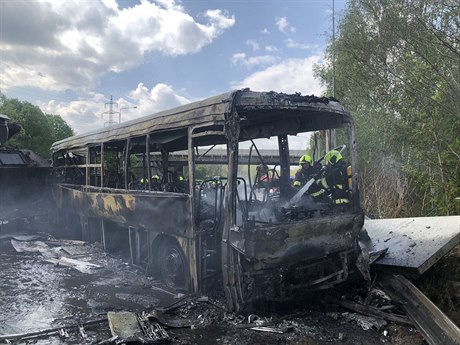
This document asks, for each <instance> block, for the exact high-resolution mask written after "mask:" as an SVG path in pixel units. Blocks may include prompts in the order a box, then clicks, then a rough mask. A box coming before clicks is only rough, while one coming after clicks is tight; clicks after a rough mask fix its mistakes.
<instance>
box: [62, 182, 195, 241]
mask: <svg viewBox="0 0 460 345" xmlns="http://www.w3.org/2000/svg"><path fill="white" fill-rule="evenodd" d="M53 192H54V196H55V199H56V201H57V204H58V207H59V208H62V209H63V210H64V211H68V212H72V213H76V214H78V215H83V216H87V217H100V218H103V219H108V220H111V221H114V222H117V223H120V224H122V225H123V226H126V227H128V226H131V227H135V228H146V229H151V230H153V231H155V232H157V233H165V234H171V235H176V236H181V237H188V238H191V237H192V235H193V234H192V231H193V230H192V226H191V224H192V221H191V202H190V197H189V195H185V194H184V195H180V194H177V193H164V192H158V193H149V194H144V195H140V194H129V193H127V194H122V193H119V194H117V193H95V192H88V193H87V192H82V191H80V190H76V189H72V188H69V187H65V186H57V187H56V188H55V189H54V191H53Z"/></svg>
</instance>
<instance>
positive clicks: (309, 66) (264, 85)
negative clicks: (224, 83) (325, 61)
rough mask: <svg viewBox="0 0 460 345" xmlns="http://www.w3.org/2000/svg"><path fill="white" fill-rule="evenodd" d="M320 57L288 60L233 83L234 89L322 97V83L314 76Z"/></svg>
mask: <svg viewBox="0 0 460 345" xmlns="http://www.w3.org/2000/svg"><path fill="white" fill-rule="evenodd" d="M320 59H321V58H320V56H316V55H314V56H311V57H308V58H305V59H288V60H285V61H283V62H281V63H279V64H276V65H273V66H270V67H268V68H266V69H265V70H262V71H258V72H255V73H253V74H251V75H250V76H248V77H247V78H245V79H244V80H243V81H240V82H233V83H232V87H233V88H237V89H240V88H245V87H249V88H251V89H252V90H254V91H271V90H273V91H279V92H286V93H294V92H301V93H302V94H304V95H311V94H314V95H317V96H320V95H321V94H322V92H323V90H324V89H323V88H322V86H321V83H320V82H319V81H318V80H316V79H315V78H314V76H313V65H314V64H316V63H319V62H320Z"/></svg>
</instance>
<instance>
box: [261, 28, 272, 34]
mask: <svg viewBox="0 0 460 345" xmlns="http://www.w3.org/2000/svg"><path fill="white" fill-rule="evenodd" d="M260 33H261V34H264V35H268V34H269V33H270V31H268V29H267V28H263V29H262V30H260Z"/></svg>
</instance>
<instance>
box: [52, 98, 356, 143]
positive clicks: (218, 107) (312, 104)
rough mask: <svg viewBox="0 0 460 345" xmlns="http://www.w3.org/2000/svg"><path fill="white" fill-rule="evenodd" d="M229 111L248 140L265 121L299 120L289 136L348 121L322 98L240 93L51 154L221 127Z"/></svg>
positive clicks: (107, 130)
mask: <svg viewBox="0 0 460 345" xmlns="http://www.w3.org/2000/svg"><path fill="white" fill-rule="evenodd" d="M233 107H235V109H236V110H237V113H238V114H239V113H240V112H241V116H242V117H243V118H242V119H241V121H242V122H241V123H242V128H243V129H244V128H246V130H248V131H253V130H255V131H256V132H255V133H253V134H252V135H251V136H252V137H256V136H259V137H260V136H262V137H263V136H267V135H266V133H265V134H264V133H258V132H257V130H259V129H260V128H259V127H260V126H259V123H260V122H261V121H262V122H264V123H267V119H268V118H271V119H273V120H274V121H275V120H276V121H277V122H274V123H273V128H274V129H276V128H278V127H279V126H281V125H282V124H283V123H285V122H286V121H284V120H282V118H284V117H285V116H287V114H291V115H292V116H294V117H296V118H299V121H300V119H302V120H301V121H300V122H302V123H301V124H299V126H300V127H298V126H296V127H295V128H292V131H293V134H294V133H297V132H298V131H299V129H300V128H303V129H305V128H309V129H310V130H315V129H321V128H319V127H318V125H319V124H320V123H319V122H318V119H321V120H322V123H323V124H325V125H327V124H329V125H332V124H339V123H343V122H351V121H352V120H351V117H350V115H349V114H348V112H347V111H345V109H344V108H343V106H342V105H341V104H340V103H338V102H336V101H331V100H329V99H327V98H324V97H315V96H301V95H300V94H294V95H287V94H283V93H276V92H253V91H250V90H249V89H244V90H238V91H232V92H227V93H224V94H222V95H218V96H214V97H210V98H207V99H204V100H201V101H198V102H193V103H190V104H186V105H183V106H180V107H177V108H174V109H170V110H165V111H162V112H159V113H156V114H151V115H148V116H144V117H141V118H138V119H135V120H132V121H127V122H123V123H121V124H118V125H114V126H109V127H104V128H102V129H98V130H95V131H91V132H88V133H84V134H81V135H77V136H74V137H70V138H67V139H63V140H61V141H58V142H56V143H54V144H53V145H52V147H51V150H52V151H53V152H57V151H59V150H61V149H69V148H72V147H81V146H85V145H90V144H94V143H100V142H109V141H113V140H122V139H126V137H128V136H129V137H137V136H143V135H146V134H149V133H153V132H156V135H161V133H163V134H165V132H171V131H178V130H183V129H185V128H187V127H189V126H196V127H202V126H213V125H224V123H225V122H226V120H227V116H229V114H230V112H231V110H232V108H233ZM237 113H236V112H235V113H234V115H233V116H239V115H238V114H237ZM325 117H327V119H325ZM280 118H281V120H280ZM184 134H185V133H184ZM272 135H274V134H272Z"/></svg>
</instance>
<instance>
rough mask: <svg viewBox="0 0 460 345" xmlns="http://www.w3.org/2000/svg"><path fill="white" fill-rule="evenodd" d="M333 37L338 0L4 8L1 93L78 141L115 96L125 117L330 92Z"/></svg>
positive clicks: (8, 3) (7, 1) (6, 2)
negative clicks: (323, 74) (224, 98)
mask: <svg viewBox="0 0 460 345" xmlns="http://www.w3.org/2000/svg"><path fill="white" fill-rule="evenodd" d="M345 6H346V1H345V0H335V10H336V18H338V17H339V15H340V13H341V11H342V10H343V9H344V8H345ZM331 29H332V0H264V1H258V0H253V1H251V0H246V1H244V0H234V1H231V0H226V1H223V0H222V1H221V0H214V1H211V0H190V1H186V0H184V1H177V0H156V1H154V0H150V1H147V0H142V1H126V0H125V1H122V0H118V1H116V0H101V1H96V0H86V1H82V0H79V1H73V0H66V1H57V0H56V1H30V0H27V1H20V0H19V1H18V0H0V91H1V92H2V93H3V94H5V95H6V96H7V97H11V98H18V99H20V100H25V101H29V102H31V103H33V104H36V105H38V106H40V108H41V109H42V110H43V111H44V112H46V113H52V114H59V115H61V116H62V117H63V118H64V119H65V120H66V121H67V122H68V123H69V124H70V125H71V126H72V127H73V128H74V130H75V131H76V132H77V133H83V132H85V131H88V130H92V129H96V128H98V127H102V126H104V123H105V122H107V121H108V118H107V115H108V114H105V115H104V118H103V117H102V113H104V112H107V111H108V108H107V107H105V103H106V102H108V101H109V98H110V96H113V100H114V102H116V103H117V105H118V109H120V108H126V109H123V110H122V121H123V120H124V121H126V120H130V119H133V118H136V117H140V116H144V115H149V114H151V113H154V112H156V111H160V110H163V109H166V108H171V107H174V106H177V105H180V104H184V103H188V102H190V101H195V100H199V99H202V98H206V97H209V96H213V95H216V94H220V93H223V92H226V91H228V90H231V89H236V88H242V87H250V88H251V89H253V90H257V91H270V90H275V91H280V92H289V93H292V92H302V94H320V93H321V92H322V88H321V85H320V83H319V81H317V80H315V79H314V77H313V70H312V68H313V65H314V64H318V63H323V61H322V59H323V57H324V49H325V46H326V43H327V40H328V34H330V32H331ZM129 107H137V108H129ZM115 110H116V109H115ZM114 117H115V119H116V120H118V114H116V116H114Z"/></svg>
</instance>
